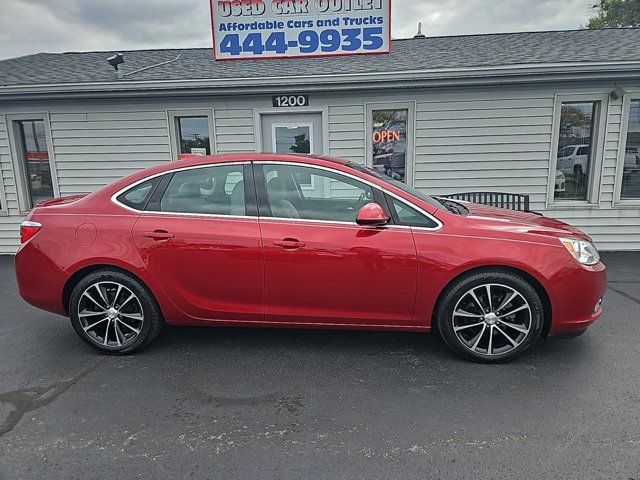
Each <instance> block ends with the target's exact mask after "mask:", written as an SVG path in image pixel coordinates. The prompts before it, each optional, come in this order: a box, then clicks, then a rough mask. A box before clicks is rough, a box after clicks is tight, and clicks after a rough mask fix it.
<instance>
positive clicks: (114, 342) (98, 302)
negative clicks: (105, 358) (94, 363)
mask: <svg viewBox="0 0 640 480" xmlns="http://www.w3.org/2000/svg"><path fill="white" fill-rule="evenodd" d="M69 315H70V317H71V323H72V325H73V328H74V329H75V331H76V333H77V334H78V335H79V336H80V338H82V339H83V340H84V341H85V342H87V343H88V344H89V345H91V346H92V347H94V348H97V349H98V350H100V351H103V352H106V353H111V354H127V353H133V352H134V351H136V350H140V349H141V348H142V347H144V346H146V345H147V344H148V343H149V342H151V340H153V339H154V338H155V337H156V336H157V335H158V333H159V332H160V330H161V328H162V325H163V321H162V315H161V313H160V309H159V307H158V304H157V303H156V301H155V298H153V295H152V294H151V293H150V292H149V290H148V289H147V288H146V287H145V286H144V285H143V284H141V283H140V281H139V280H137V279H136V278H135V277H133V276H132V275H129V274H126V273H124V272H120V271H115V270H103V271H97V272H93V273H90V274H89V275H87V276H86V277H85V278H83V279H82V280H81V281H80V282H79V283H78V284H77V285H76V287H75V288H74V290H73V293H72V294H71V299H70V301H69Z"/></svg>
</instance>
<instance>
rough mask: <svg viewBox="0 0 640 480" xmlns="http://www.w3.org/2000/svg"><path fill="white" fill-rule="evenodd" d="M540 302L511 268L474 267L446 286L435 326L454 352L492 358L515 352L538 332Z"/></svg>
mask: <svg viewBox="0 0 640 480" xmlns="http://www.w3.org/2000/svg"><path fill="white" fill-rule="evenodd" d="M543 320H544V310H543V306H542V301H541V300H540V296H539V295H538V293H537V292H536V290H535V289H534V288H533V287H532V286H531V284H530V283H529V282H527V281H526V280H525V279H523V278H522V277H520V276H519V275H516V274H514V273H511V272H503V271H480V272H473V273H470V274H467V275H463V276H462V277H460V278H458V279H457V280H456V281H454V282H453V284H451V285H449V286H448V287H447V289H446V291H445V292H444V294H443V297H442V300H441V301H440V303H439V307H438V311H437V322H438V328H439V330H440V333H441V335H442V338H443V339H444V341H445V343H446V344H447V345H448V346H449V348H451V350H453V351H454V352H455V353H457V354H459V355H461V356H464V357H466V358H469V359H471V360H474V361H477V362H485V363H498V362H505V361H509V360H512V359H514V358H516V357H518V356H520V355H521V354H522V353H523V352H524V351H525V350H526V349H527V348H529V347H530V346H531V345H533V344H534V343H535V341H536V340H537V339H538V338H539V337H540V332H541V330H542V326H543Z"/></svg>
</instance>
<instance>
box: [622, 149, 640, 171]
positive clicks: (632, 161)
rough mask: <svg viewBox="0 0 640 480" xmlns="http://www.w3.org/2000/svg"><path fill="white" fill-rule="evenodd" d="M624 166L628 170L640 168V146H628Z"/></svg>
mask: <svg viewBox="0 0 640 480" xmlns="http://www.w3.org/2000/svg"><path fill="white" fill-rule="evenodd" d="M623 168H624V169H625V170H627V171H629V170H638V169H640V148H628V149H627V150H625V152H624V167H623Z"/></svg>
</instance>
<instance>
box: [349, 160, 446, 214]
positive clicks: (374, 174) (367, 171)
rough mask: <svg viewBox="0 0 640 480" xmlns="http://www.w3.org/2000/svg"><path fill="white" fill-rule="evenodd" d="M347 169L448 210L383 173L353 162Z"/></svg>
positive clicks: (431, 198)
mask: <svg viewBox="0 0 640 480" xmlns="http://www.w3.org/2000/svg"><path fill="white" fill-rule="evenodd" d="M347 167H349V168H352V169H354V170H357V171H358V172H361V173H364V174H367V175H370V176H372V177H375V178H377V179H378V180H382V181H383V182H385V183H388V184H390V185H393V186H394V187H397V188H399V189H400V190H402V191H404V192H407V193H408V194H409V195H413V196H414V197H416V198H419V199H420V200H422V201H424V202H427V203H428V204H429V205H431V206H433V207H436V208H439V209H440V210H449V209H448V208H447V207H445V206H444V205H443V204H442V203H441V202H439V201H438V200H436V199H435V198H433V197H431V196H429V195H426V194H424V193H422V192H420V191H418V190H416V189H415V188H413V187H410V186H409V185H407V184H406V183H403V182H401V181H399V180H394V179H393V178H391V177H390V176H388V175H385V174H384V173H380V172H378V171H377V170H374V169H372V168H369V167H365V166H364V165H360V164H359V163H355V162H348V163H347Z"/></svg>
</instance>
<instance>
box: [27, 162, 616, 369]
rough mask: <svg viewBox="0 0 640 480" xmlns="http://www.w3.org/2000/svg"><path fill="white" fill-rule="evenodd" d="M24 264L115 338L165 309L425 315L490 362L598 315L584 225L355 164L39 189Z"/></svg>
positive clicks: (40, 287) (343, 317)
mask: <svg viewBox="0 0 640 480" xmlns="http://www.w3.org/2000/svg"><path fill="white" fill-rule="evenodd" d="M21 237H22V239H21V240H22V246H21V248H20V251H19V253H18V255H17V257H16V273H17V277H18V283H19V287H20V294H21V295H22V297H23V298H24V299H25V300H26V301H27V302H29V303H31V304H32V305H35V306H36V307H39V308H42V309H44V310H48V311H50V312H54V313H57V314H61V315H65V316H69V317H71V323H72V325H73V327H74V328H75V330H76V332H77V333H78V335H79V336H80V338H82V339H83V340H85V341H86V342H87V343H89V344H90V345H92V346H94V347H96V348H98V349H99V350H102V351H104V352H108V353H122V354H124V353H131V352H133V351H136V350H139V349H140V348H142V347H144V346H145V345H147V344H148V343H149V342H150V341H151V340H153V339H154V338H155V336H156V335H157V334H158V332H159V331H160V329H161V327H162V326H163V325H164V324H169V325H225V326H228V325H233V326H268V327H313V328H350V329H356V328H366V329H389V330H421V331H427V330H431V329H432V328H437V330H438V331H439V332H440V334H441V335H442V337H443V339H444V341H445V342H446V344H447V345H448V346H449V347H450V348H451V349H452V350H453V351H454V352H456V353H458V354H460V355H463V356H465V357H467V358H470V359H472V360H476V361H481V362H501V361H506V360H509V359H512V358H514V357H516V356H518V355H520V354H521V353H522V352H523V351H525V350H526V349H527V348H528V347H529V346H531V345H532V344H533V343H534V342H536V341H537V340H538V338H540V337H541V336H542V337H546V336H547V335H549V334H572V335H576V334H579V333H582V332H583V331H584V330H585V329H586V328H587V327H588V326H589V325H590V324H591V323H592V322H593V321H595V320H596V319H597V318H598V317H599V316H600V315H601V313H602V308H601V305H602V297H603V294H604V291H605V267H604V265H603V264H602V263H600V259H599V255H598V252H597V250H596V249H595V247H594V246H593V244H592V243H591V239H590V238H589V237H588V236H587V235H586V234H584V233H583V232H581V231H580V230H578V229H577V228H574V227H572V226H570V225H567V224H565V223H562V222H559V221H557V220H553V219H550V218H546V217H543V216H541V215H538V214H534V213H522V212H514V211H510V210H503V209H497V208H490V207H486V206H481V205H476V204H471V203H465V202H460V201H455V202H454V201H450V200H446V199H442V198H437V197H435V198H434V197H430V196H427V195H425V194H423V193H421V192H419V191H416V190H414V189H412V188H410V187H408V186H407V185H405V184H403V183H401V182H398V181H396V180H393V179H391V178H389V177H387V176H385V175H383V174H380V173H379V172H377V171H375V170H372V169H369V168H366V167H363V166H361V165H359V164H355V163H351V162H345V161H342V160H337V159H333V158H324V157H313V156H298V155H266V154H265V155H263V154H238V155H230V156H211V157H196V158H189V159H186V160H182V161H180V162H174V163H170V164H165V165H162V166H158V167H155V168H151V169H149V170H145V171H141V172H138V173H136V174H133V175H131V176H129V177H127V178H124V179H122V180H120V181H118V182H115V183H114V184H112V185H109V186H106V187H104V188H102V189H100V190H98V191H96V192H95V193H92V194H90V195H87V196H73V197H66V198H58V199H55V200H51V201H48V202H44V203H41V204H39V205H38V206H37V207H36V208H34V209H33V210H32V211H31V213H30V214H29V216H28V217H27V219H26V220H25V222H24V223H23V224H22V227H21Z"/></svg>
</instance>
